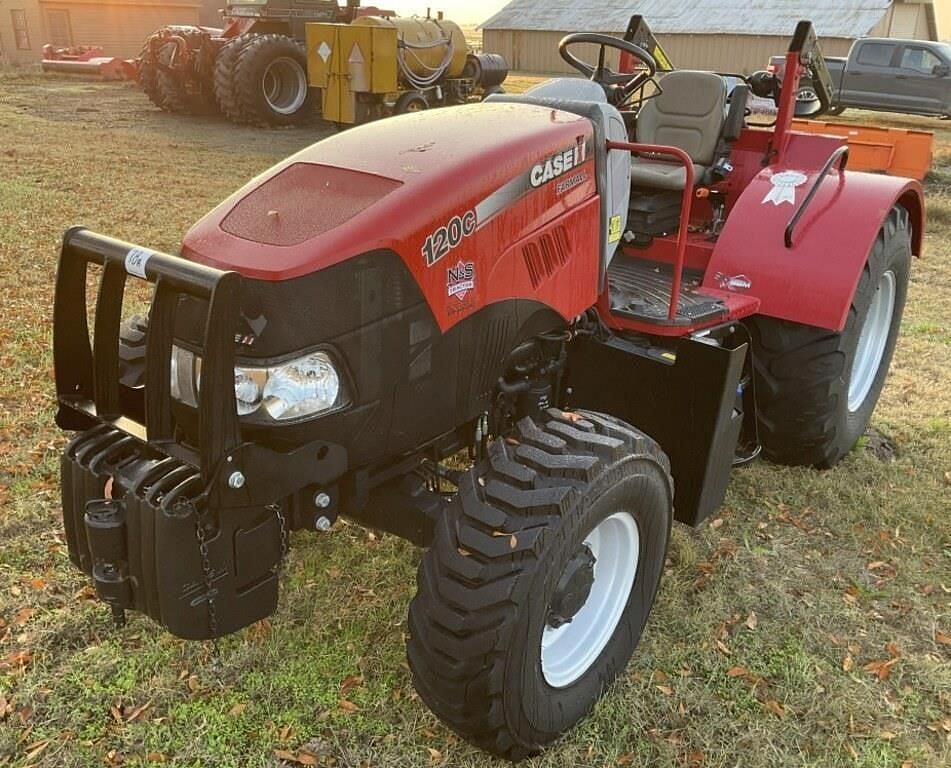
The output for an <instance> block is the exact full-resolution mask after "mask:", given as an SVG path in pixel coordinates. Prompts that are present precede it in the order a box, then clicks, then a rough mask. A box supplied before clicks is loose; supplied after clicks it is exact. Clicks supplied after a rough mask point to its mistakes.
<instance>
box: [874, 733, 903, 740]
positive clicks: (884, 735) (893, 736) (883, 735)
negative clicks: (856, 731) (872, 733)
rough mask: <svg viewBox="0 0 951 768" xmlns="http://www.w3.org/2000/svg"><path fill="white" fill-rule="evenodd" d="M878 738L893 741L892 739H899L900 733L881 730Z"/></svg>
mask: <svg viewBox="0 0 951 768" xmlns="http://www.w3.org/2000/svg"><path fill="white" fill-rule="evenodd" d="M878 738H880V739H883V740H884V741H891V740H892V739H897V738H898V734H897V733H895V732H894V731H879V732H878Z"/></svg>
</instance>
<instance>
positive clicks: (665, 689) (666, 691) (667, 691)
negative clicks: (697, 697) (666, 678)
mask: <svg viewBox="0 0 951 768" xmlns="http://www.w3.org/2000/svg"><path fill="white" fill-rule="evenodd" d="M654 687H655V688H656V689H657V690H658V691H660V692H661V693H662V694H664V696H673V695H674V689H673V688H671V687H670V686H669V685H655V686H654Z"/></svg>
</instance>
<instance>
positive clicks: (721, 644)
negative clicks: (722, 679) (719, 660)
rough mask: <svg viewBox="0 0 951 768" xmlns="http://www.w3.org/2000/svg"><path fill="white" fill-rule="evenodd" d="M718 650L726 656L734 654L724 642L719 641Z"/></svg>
mask: <svg viewBox="0 0 951 768" xmlns="http://www.w3.org/2000/svg"><path fill="white" fill-rule="evenodd" d="M717 648H718V649H719V650H720V653H722V654H724V655H725V656H729V655H730V654H731V653H733V651H731V650H730V649H729V647H727V644H726V643H724V642H723V641H722V640H717Z"/></svg>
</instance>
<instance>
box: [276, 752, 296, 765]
mask: <svg viewBox="0 0 951 768" xmlns="http://www.w3.org/2000/svg"><path fill="white" fill-rule="evenodd" d="M274 757H276V758H277V759H278V760H283V761H284V762H285V763H296V762H297V755H296V754H295V753H294V752H288V751H287V750H286V749H275V750H274Z"/></svg>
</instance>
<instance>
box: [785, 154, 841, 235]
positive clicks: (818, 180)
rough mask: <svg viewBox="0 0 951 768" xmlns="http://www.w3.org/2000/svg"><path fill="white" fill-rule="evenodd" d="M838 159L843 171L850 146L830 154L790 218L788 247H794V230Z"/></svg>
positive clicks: (787, 230) (787, 229)
mask: <svg viewBox="0 0 951 768" xmlns="http://www.w3.org/2000/svg"><path fill="white" fill-rule="evenodd" d="M838 160H841V161H842V164H841V166H840V167H839V172H840V173H841V172H842V171H844V170H845V166H846V164H847V163H848V162H849V147H848V145H847V144H843V145H842V146H841V147H839V148H838V149H836V150H835V151H834V152H833V153H832V154H831V155H829V159H828V160H826V162H825V165H823V166H822V170H821V171H819V175H818V176H817V177H816V180H815V182H814V183H813V185H812V188H811V189H810V190H809V193H808V194H807V195H806V196H805V197H804V198H803V201H802V203H800V204H799V208H798V209H797V210H796V212H795V213H794V214H793V216H792V218H791V219H790V220H789V224H787V225H786V233H785V236H784V238H785V241H786V247H787V248H792V247H793V232H794V231H795V229H796V226H797V225H798V224H799V220H800V219H801V218H802V215H803V214H804V213H805V212H806V209H807V208H808V207H809V205H810V204H811V203H812V200H813V198H814V197H815V196H816V194H817V193H818V192H819V187H820V186H822V182H823V181H824V180H825V177H826V174H827V173H828V172H829V171H830V170H831V169H832V166H833V165H835V163H836V162H837V161H838Z"/></svg>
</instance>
